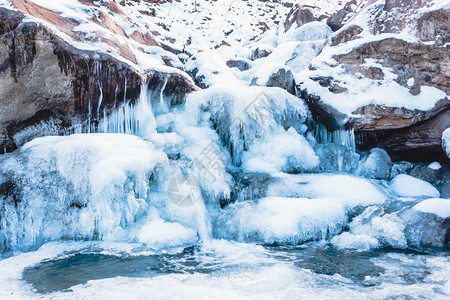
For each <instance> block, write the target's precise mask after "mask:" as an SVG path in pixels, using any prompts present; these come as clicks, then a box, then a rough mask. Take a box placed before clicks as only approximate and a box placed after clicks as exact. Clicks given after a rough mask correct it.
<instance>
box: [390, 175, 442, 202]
mask: <svg viewBox="0 0 450 300" xmlns="http://www.w3.org/2000/svg"><path fill="white" fill-rule="evenodd" d="M389 185H390V187H391V189H392V190H393V191H394V192H395V193H397V195H399V196H402V197H439V195H440V194H439V191H438V190H437V189H436V188H435V187H434V186H433V185H431V184H430V183H428V182H426V181H423V180H420V179H418V178H415V177H412V176H409V175H406V174H400V175H397V176H395V177H394V179H392V180H391V182H390V183H389Z"/></svg>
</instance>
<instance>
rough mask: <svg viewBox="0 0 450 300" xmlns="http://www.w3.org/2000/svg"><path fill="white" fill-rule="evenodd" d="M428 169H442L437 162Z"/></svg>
mask: <svg viewBox="0 0 450 300" xmlns="http://www.w3.org/2000/svg"><path fill="white" fill-rule="evenodd" d="M428 168H430V169H431V170H435V171H437V170H440V169H441V168H442V166H441V164H440V163H438V162H437V161H435V162H432V163H431V164H429V165H428Z"/></svg>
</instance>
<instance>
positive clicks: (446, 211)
mask: <svg viewBox="0 0 450 300" xmlns="http://www.w3.org/2000/svg"><path fill="white" fill-rule="evenodd" d="M413 208H414V209H415V210H418V211H421V212H424V213H431V214H435V215H437V216H439V217H441V218H443V219H445V218H448V217H450V199H439V198H430V199H427V200H423V201H422V202H420V203H419V204H417V205H416V206H414V207H413Z"/></svg>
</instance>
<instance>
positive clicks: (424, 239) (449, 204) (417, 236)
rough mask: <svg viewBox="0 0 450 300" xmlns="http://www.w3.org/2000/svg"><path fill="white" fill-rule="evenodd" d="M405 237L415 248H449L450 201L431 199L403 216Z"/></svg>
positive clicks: (417, 205)
mask: <svg viewBox="0 0 450 300" xmlns="http://www.w3.org/2000/svg"><path fill="white" fill-rule="evenodd" d="M401 217H402V219H403V220H404V223H405V227H406V229H405V235H406V237H407V239H408V243H410V244H411V245H413V246H416V247H417V246H425V247H429V246H431V247H448V246H449V245H450V244H449V243H450V238H449V237H450V224H449V217H450V200H449V199H438V198H431V199H426V200H423V201H422V202H420V203H419V204H416V205H415V206H414V207H413V208H412V209H411V210H408V211H406V212H404V213H403V214H402V215H401Z"/></svg>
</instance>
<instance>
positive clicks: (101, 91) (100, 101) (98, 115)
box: [97, 80, 103, 118]
mask: <svg viewBox="0 0 450 300" xmlns="http://www.w3.org/2000/svg"><path fill="white" fill-rule="evenodd" d="M98 87H99V89H100V96H98V106H97V117H98V118H100V107H101V106H102V102H103V86H102V83H101V81H100V80H98Z"/></svg>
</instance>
